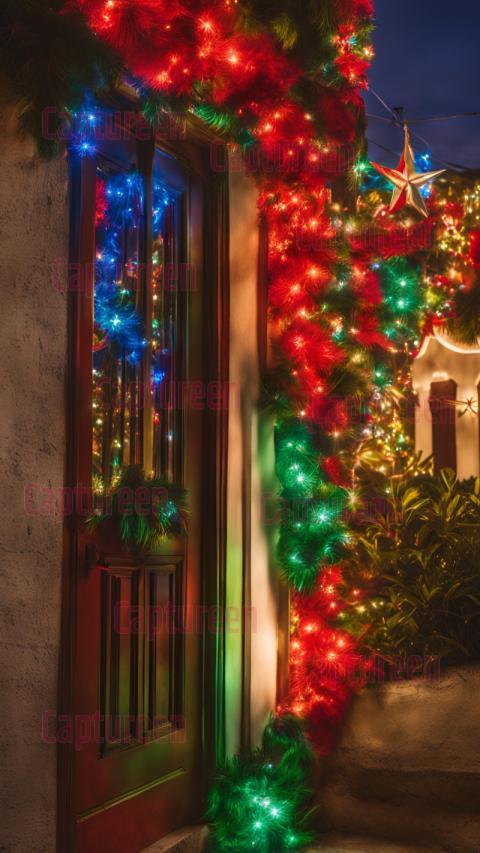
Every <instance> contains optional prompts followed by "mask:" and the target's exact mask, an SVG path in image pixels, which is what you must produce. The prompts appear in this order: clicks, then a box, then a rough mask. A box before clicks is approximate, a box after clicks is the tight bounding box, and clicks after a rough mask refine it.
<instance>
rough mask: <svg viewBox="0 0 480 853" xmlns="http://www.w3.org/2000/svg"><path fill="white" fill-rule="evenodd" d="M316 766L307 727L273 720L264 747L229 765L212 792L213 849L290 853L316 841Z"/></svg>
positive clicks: (293, 720)
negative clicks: (313, 777) (313, 783)
mask: <svg viewBox="0 0 480 853" xmlns="http://www.w3.org/2000/svg"><path fill="white" fill-rule="evenodd" d="M312 766H313V753H312V751H311V748H310V746H309V744H308V743H307V740H306V738H305V736H304V734H303V730H302V727H301V723H300V722H299V721H298V720H297V719H296V718H295V717H290V716H284V717H281V718H276V719H272V720H271V722H270V723H269V725H268V726H267V727H266V729H265V731H264V734H263V740H262V746H261V749H258V750H255V751H254V752H251V753H248V754H247V755H244V756H241V757H236V758H233V759H232V760H230V761H227V763H226V765H225V767H224V768H223V769H222V770H221V771H220V772H219V773H218V776H217V779H216V781H215V783H214V785H213V786H212V788H211V789H210V793H209V803H208V817H209V820H210V821H211V824H212V839H211V841H212V849H213V850H214V851H218V853H220V851H221V853H229V851H231V853H246V852H247V851H251V850H256V851H259V853H288V851H294V850H301V849H302V848H303V847H305V846H306V845H307V844H309V843H310V842H312V841H313V838H314V835H313V833H312V832H311V831H310V829H309V824H310V821H311V817H312V813H313V810H312V809H311V808H310V806H311V800H312V787H311V778H310V777H311V769H312Z"/></svg>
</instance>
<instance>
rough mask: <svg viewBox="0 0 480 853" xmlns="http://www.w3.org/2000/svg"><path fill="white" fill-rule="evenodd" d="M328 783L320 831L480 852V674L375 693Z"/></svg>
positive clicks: (352, 726)
mask: <svg viewBox="0 0 480 853" xmlns="http://www.w3.org/2000/svg"><path fill="white" fill-rule="evenodd" d="M325 775H326V784H325V785H324V788H323V790H322V791H321V793H320V799H319V805H320V824H321V825H323V826H325V827H326V828H328V830H329V831H331V832H336V833H340V834H343V835H345V836H347V837H353V838H355V837H356V836H359V837H362V836H363V837H365V838H368V839H373V838H375V837H378V838H380V839H381V838H388V839H389V840H390V844H393V843H394V842H396V843H397V845H400V848H399V849H403V848H402V847H401V845H402V844H403V845H407V846H406V848H405V849H409V848H408V845H410V849H411V850H422V849H423V848H424V847H425V846H426V847H427V848H428V845H433V848H431V849H434V850H443V851H448V853H480V668H479V667H474V666H467V667H461V668H459V669H455V670H447V671H446V673H445V675H443V676H442V677H441V678H440V679H439V680H438V682H436V683H428V682H425V681H423V680H420V681H409V682H397V683H394V684H385V685H377V686H375V687H370V688H366V689H365V690H364V691H363V692H362V693H360V694H359V696H358V697H357V698H356V700H355V702H354V705H353V708H352V712H351V714H350V717H349V719H348V720H347V722H346V725H345V728H344V731H343V733H342V736H341V739H340V743H339V745H338V748H337V750H336V752H335V755H334V756H333V757H332V759H331V761H330V766H329V767H326V768H325ZM349 843H354V842H353V841H351V842H349ZM366 843H367V842H366ZM368 843H369V844H371V843H372V842H371V841H368ZM381 844H385V843H384V842H381ZM435 845H436V846H435ZM320 849H322V848H320ZM342 849H343V848H340V850H342ZM345 849H346V850H349V849H350V848H349V847H346V848H345ZM357 849H358V851H361V850H362V849H363V848H362V847H352V850H357ZM368 849H372V850H379V851H381V850H385V851H387V850H388V851H390V850H392V851H394V850H395V849H396V848H395V847H388V846H383V847H382V846H380V847H377V848H375V847H371V848H368V847H367V848H365V850H368ZM333 850H335V848H333Z"/></svg>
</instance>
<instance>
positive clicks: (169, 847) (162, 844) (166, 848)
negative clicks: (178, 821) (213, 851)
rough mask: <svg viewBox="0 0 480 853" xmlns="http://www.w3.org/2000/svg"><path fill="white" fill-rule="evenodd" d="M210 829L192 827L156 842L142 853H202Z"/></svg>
mask: <svg viewBox="0 0 480 853" xmlns="http://www.w3.org/2000/svg"><path fill="white" fill-rule="evenodd" d="M207 839H208V827H206V826H190V827H185V828H184V829H179V830H178V832H172V834H171V835H166V836H165V837H164V838H161V839H160V841H156V842H155V844H152V845H151V847H147V848H146V849H145V850H142V851H141V853H201V852H202V851H203V850H205V849H206V846H207Z"/></svg>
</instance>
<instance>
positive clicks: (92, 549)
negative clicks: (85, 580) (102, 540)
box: [85, 542, 109, 575]
mask: <svg viewBox="0 0 480 853" xmlns="http://www.w3.org/2000/svg"><path fill="white" fill-rule="evenodd" d="M97 568H101V569H108V568H109V566H108V563H107V561H106V559H105V554H100V555H97V546H96V545H95V543H94V542H89V543H88V544H87V545H85V572H86V574H87V575H89V574H90V572H93V570H94V569H97Z"/></svg>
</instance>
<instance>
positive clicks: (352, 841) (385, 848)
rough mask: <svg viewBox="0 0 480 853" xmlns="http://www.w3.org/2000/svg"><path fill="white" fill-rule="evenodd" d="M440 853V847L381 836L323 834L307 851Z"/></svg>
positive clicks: (332, 852) (337, 852)
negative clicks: (413, 843) (420, 845)
mask: <svg viewBox="0 0 480 853" xmlns="http://www.w3.org/2000/svg"><path fill="white" fill-rule="evenodd" d="M436 851H438V853H440V851H441V848H440V847H419V846H418V844H415V845H414V846H412V845H410V844H409V845H404V844H396V843H392V842H391V841H383V840H382V839H381V838H366V837H365V836H363V837H361V838H360V837H358V836H357V837H355V836H351V835H350V836H346V835H325V836H324V837H323V838H321V839H320V842H319V845H318V846H317V847H312V848H311V849H310V851H308V853H436Z"/></svg>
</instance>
